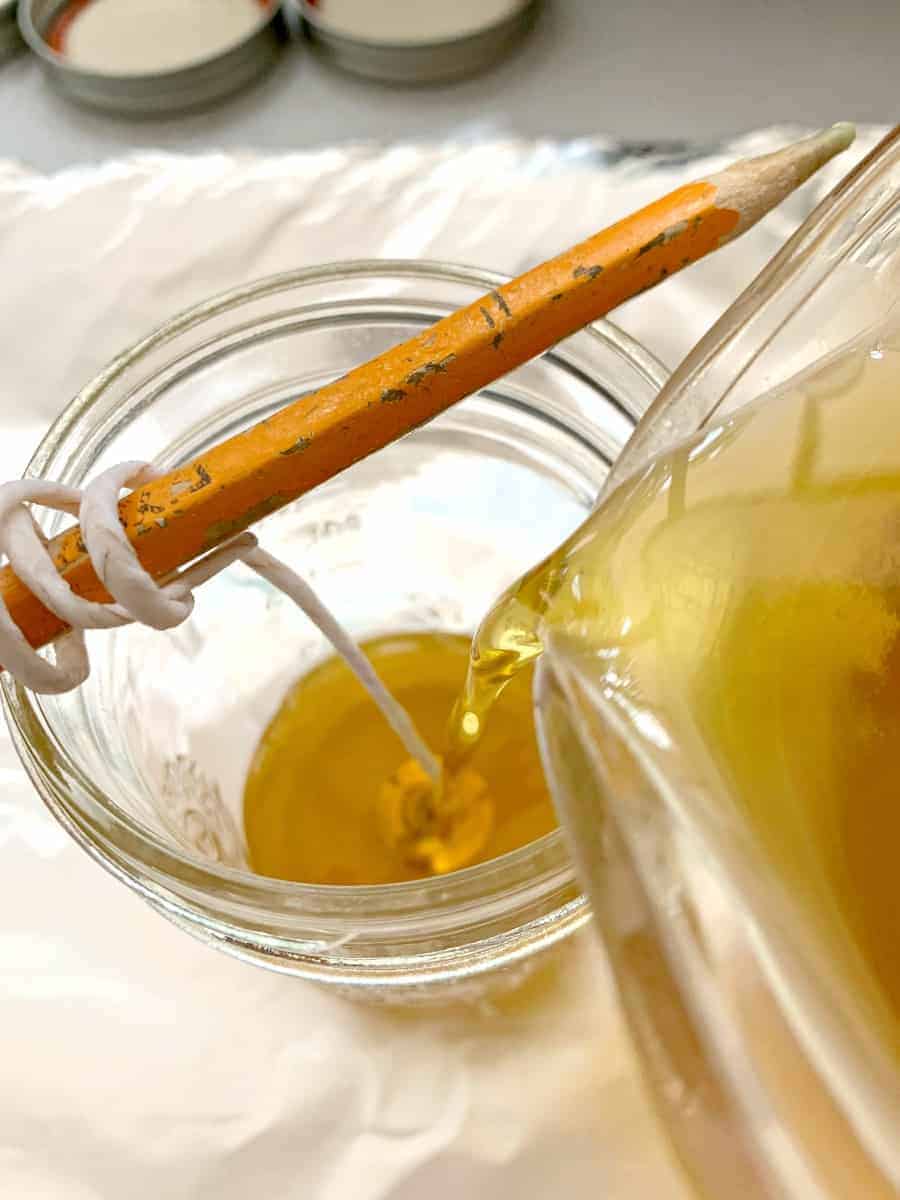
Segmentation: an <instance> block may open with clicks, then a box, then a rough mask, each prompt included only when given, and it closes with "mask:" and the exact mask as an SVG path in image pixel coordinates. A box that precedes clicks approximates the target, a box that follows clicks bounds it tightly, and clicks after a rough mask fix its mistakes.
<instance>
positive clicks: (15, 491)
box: [0, 462, 441, 784]
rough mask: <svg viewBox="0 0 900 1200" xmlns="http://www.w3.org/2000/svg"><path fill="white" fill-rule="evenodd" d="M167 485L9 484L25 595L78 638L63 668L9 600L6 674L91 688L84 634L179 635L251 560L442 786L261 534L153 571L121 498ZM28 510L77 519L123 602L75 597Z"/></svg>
mask: <svg viewBox="0 0 900 1200" xmlns="http://www.w3.org/2000/svg"><path fill="white" fill-rule="evenodd" d="M158 477H159V472H158V471H157V470H156V469H155V468H153V467H152V466H150V464H149V463H145V462H126V463H120V464H118V465H117V466H115V467H111V468H110V469H109V470H107V471H104V472H103V473H102V474H101V475H99V476H98V477H97V478H96V479H95V480H93V481H92V482H91V483H90V484H89V486H88V487H87V488H85V490H84V491H83V492H80V491H78V490H77V489H76V488H70V487H65V486H64V485H61V484H53V483H46V482H44V481H43V480H21V481H20V482H16V483H7V484H3V485H2V486H0V554H5V555H6V556H7V558H8V559H9V562H10V565H11V566H12V568H13V570H14V571H15V572H16V574H17V575H18V576H19V578H20V579H21V580H22V582H23V583H24V584H25V585H26V587H28V588H29V589H30V590H31V591H33V592H34V593H35V595H37V597H38V598H39V599H40V600H41V602H42V603H43V604H44V605H46V607H47V608H49V609H50V611H51V612H53V613H55V614H56V615H57V616H58V617H59V618H60V619H61V620H63V621H65V622H66V624H68V625H70V626H71V632H69V633H67V634H66V635H65V636H64V637H62V638H60V639H59V640H58V641H57V642H56V645H55V654H56V661H55V663H53V662H50V661H49V660H48V659H46V658H43V657H42V656H41V655H40V654H38V653H37V652H36V651H35V650H33V649H32V648H31V647H30V646H29V644H28V642H27V640H26V638H25V637H24V635H23V634H22V632H21V630H20V629H19V627H18V625H16V623H15V621H13V619H12V617H11V616H10V614H9V612H8V610H7V608H6V605H5V604H3V603H2V601H0V661H2V662H3V664H4V666H5V668H6V670H7V671H9V672H10V674H11V675H13V676H14V677H15V678H16V679H18V680H19V682H20V683H23V684H24V685H25V686H26V687H28V688H30V689H31V690H32V691H34V692H39V693H48V694H56V693H60V692H66V691H70V690H71V689H72V688H75V687H78V686H79V684H81V683H83V682H84V680H85V679H86V678H87V676H88V673H89V670H90V665H89V662H88V657H87V650H86V648H85V643H84V632H83V631H84V630H85V629H98V628H104V629H109V628H112V627H114V626H117V625H125V624H128V623H129V622H131V621H137V622H139V623H140V624H142V625H149V626H151V627H152V628H154V629H170V628H172V627H173V626H175V625H179V624H181V622H182V621H184V620H186V618H187V617H189V616H190V614H191V612H192V610H193V607H194V597H193V595H192V594H191V592H192V589H193V588H195V587H197V586H199V584H201V583H205V582H206V581H207V580H209V579H212V578H213V576H214V575H218V574H219V572H221V571H224V570H225V569H226V568H227V567H229V566H231V565H232V563H234V562H237V561H242V562H244V563H245V564H246V565H247V566H248V567H250V568H251V570H253V571H255V572H256V573H257V574H258V575H260V576H261V577H262V578H263V579H265V580H267V582H268V583H270V584H271V585H272V587H274V588H277V589H278V591H280V592H283V593H284V595H286V596H287V597H288V598H289V599H290V600H292V601H293V602H294V604H296V605H297V607H298V608H299V609H300V610H301V611H302V612H303V613H305V614H306V616H307V617H308V618H309V620H310V621H312V623H313V624H314V625H315V626H316V627H317V628H318V629H319V630H320V632H321V633H322V634H323V636H324V637H325V638H326V639H327V640H328V641H329V642H330V643H331V645H332V646H333V648H334V650H335V652H336V653H337V654H339V655H340V657H341V658H342V659H343V660H344V662H345V663H346V664H347V666H348V667H349V668H350V670H351V671H352V672H353V674H354V675H355V676H356V678H357V679H358V680H359V682H360V683H361V684H362V686H363V687H364V688H365V690H366V691H367V692H368V693H369V695H370V696H371V698H372V700H373V701H374V702H375V704H376V705H377V706H378V708H379V710H380V711H381V713H382V715H383V716H384V718H385V720H386V721H387V722H388V724H389V725H390V727H391V728H392V729H393V730H394V732H395V733H396V734H397V736H398V737H399V739H400V741H401V742H402V743H403V746H404V748H405V750H406V752H407V754H409V756H410V757H411V758H414V759H416V760H417V761H418V762H419V764H420V765H421V766H422V768H423V770H424V771H425V772H426V773H427V774H428V775H429V776H430V778H431V779H432V780H433V781H434V782H435V784H437V783H439V781H440V778H441V765H440V762H439V761H438V759H437V758H436V757H435V755H434V754H432V752H431V751H430V750H429V748H428V746H427V745H426V744H425V741H424V739H423V738H422V736H421V734H420V733H419V731H418V730H417V729H416V727H415V724H414V722H413V720H412V718H411V717H410V715H409V713H408V712H407V711H406V709H405V708H404V707H403V706H402V705H401V704H400V703H399V702H398V701H397V700H396V699H395V698H394V697H393V696H392V695H391V693H390V692H389V691H388V689H387V688H386V687H385V686H384V684H383V683H382V681H381V680H380V679H379V677H378V675H377V673H376V671H375V670H374V668H373V667H372V664H371V663H370V662H369V660H368V659H367V658H366V656H365V655H364V654H363V653H362V651H361V650H360V648H359V647H358V646H357V645H356V643H355V642H354V641H353V639H352V638H351V637H350V635H349V633H347V631H346V630H345V629H344V627H343V626H342V625H341V623H340V622H339V621H338V619H337V618H336V617H335V616H334V614H333V613H332V612H331V611H330V610H329V609H328V608H327V607H326V606H325V605H324V604H323V603H322V601H321V600H320V599H319V597H318V596H317V595H316V593H315V592H314V591H313V589H312V588H311V587H310V586H309V584H308V583H307V582H306V581H305V580H304V579H302V578H301V577H300V576H299V575H298V574H297V573H296V571H293V570H292V569H291V568H290V567H289V566H288V565H287V564H286V563H283V562H281V561H280V560H279V559H277V558H274V557H273V556H272V555H271V554H268V553H267V552H266V551H265V550H262V549H261V548H260V547H259V546H258V544H257V541H256V538H255V537H254V536H253V535H252V534H249V533H245V534H241V535H239V536H238V537H236V538H233V539H232V540H231V541H229V542H226V543H225V544H224V545H222V546H219V547H218V548H217V549H216V550H213V551H212V552H211V553H210V554H208V555H206V557H205V558H202V559H200V560H199V562H196V563H194V564H193V565H192V566H190V567H188V568H187V569H186V570H184V571H182V572H180V573H177V574H175V575H174V576H172V577H171V578H169V579H168V580H166V581H165V582H164V583H163V584H159V583H157V582H156V580H155V579H154V578H153V577H152V576H151V575H150V574H149V573H148V572H147V571H145V570H144V568H143V567H142V566H141V564H140V561H139V560H138V557H137V554H136V553H135V551H134V547H133V546H132V544H131V542H130V541H129V539H128V536H127V535H126V533H125V531H124V529H123V528H122V524H121V522H120V520H119V507H118V506H119V494H120V492H121V491H122V490H123V489H124V488H131V487H135V486H140V484H141V483H146V482H147V481H149V480H151V479H155V478H158ZM26 504H41V505H43V506H44V507H47V508H52V509H55V510H56V511H59V512H66V513H73V514H74V513H77V514H78V519H79V521H80V524H81V536H82V539H83V540H84V544H85V546H86V548H87V552H88V556H89V557H90V560H91V564H92V566H93V568H94V570H95V572H96V573H97V577H98V578H99V580H100V582H101V583H102V584H103V586H104V587H105V588H106V590H107V591H108V592H109V594H110V595H111V596H112V597H113V599H114V601H115V603H114V604H96V603H94V602H92V601H89V600H85V599H83V598H82V597H80V596H76V595H75V593H74V592H73V591H72V589H71V588H70V587H69V585H68V584H67V583H66V581H65V580H64V579H63V578H62V577H61V576H60V574H59V573H58V571H57V570H56V566H55V564H54V562H53V560H52V558H51V557H50V553H49V551H48V549H47V544H46V540H45V539H44V538H43V536H42V535H41V534H40V531H39V530H38V529H37V527H36V525H35V523H34V519H33V517H32V516H31V513H30V512H29V511H28V509H27V508H26V507H25V505H26Z"/></svg>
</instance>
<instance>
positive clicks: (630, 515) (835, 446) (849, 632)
mask: <svg viewBox="0 0 900 1200" xmlns="http://www.w3.org/2000/svg"><path fill="white" fill-rule="evenodd" d="M548 631H564V633H565V635H566V638H567V641H568V642H569V644H573V645H575V646H576V647H577V648H578V650H577V652H578V653H579V654H582V653H583V654H584V655H586V656H588V658H590V659H591V661H592V665H593V667H594V670H595V674H596V675H599V676H600V678H601V679H602V682H603V684H604V686H605V687H606V690H607V695H608V696H610V697H612V698H614V699H615V700H616V701H617V702H619V704H620V711H623V710H624V711H627V712H628V713H630V714H631V715H632V717H633V716H634V714H645V715H648V716H649V717H651V718H652V720H653V722H655V723H656V727H657V728H658V729H662V730H665V731H666V735H667V736H668V737H669V738H670V739H671V741H672V742H673V743H674V744H675V745H676V746H678V745H687V744H690V745H691V746H692V747H696V746H700V747H701V753H702V754H703V755H705V756H706V759H707V761H708V762H709V763H712V764H713V766H714V768H715V771H716V773H717V776H718V778H720V779H721V780H722V781H723V782H724V789H723V790H724V792H725V793H726V794H727V796H728V803H731V804H736V805H737V806H739V809H740V810H741V812H742V813H743V815H744V817H745V818H746V819H747V823H748V824H749V826H750V827H751V828H752V830H753V831H754V833H755V836H756V839H757V841H758V844H759V845H760V846H761V847H762V848H763V850H764V852H765V855H766V857H767V858H768V860H769V862H770V864H771V865H772V866H773V867H774V868H775V871H776V873H777V876H778V877H779V878H780V879H781V881H782V882H783V884H784V885H785V886H786V888H788V889H789V890H790V892H791V894H792V895H793V896H794V898H795V900H796V901H797V902H798V903H799V904H800V905H802V906H803V909H804V911H805V912H806V913H807V915H808V917H810V918H811V919H812V920H813V921H814V922H815V923H816V924H817V927H818V928H819V930H820V931H821V932H824V933H825V935H826V936H827V938H828V939H829V944H830V946H831V947H832V949H833V951H834V955H835V961H837V962H839V963H840V964H841V969H842V970H843V971H844V972H845V973H846V976H847V977H848V978H851V977H852V980H853V982H855V983H858V985H859V988H860V989H861V990H862V991H864V992H865V993H866V994H867V995H870V996H873V995H874V996H875V997H876V1008H878V1009H879V1011H881V1012H882V1013H884V1012H887V1013H890V1012H893V1014H894V1019H896V1020H897V1027H898V1028H900V347H898V346H894V345H891V344H878V343H876V344H867V345H865V346H857V347H854V348H851V349H850V350H848V351H846V352H844V353H843V354H842V355H839V356H835V357H834V358H833V359H832V360H830V361H829V362H827V363H826V364H824V365H823V366H822V367H820V368H819V369H817V370H815V371H811V372H808V373H807V374H806V376H804V377H799V378H798V379H797V380H795V381H794V383H793V384H792V385H791V386H789V387H787V388H785V389H783V390H782V391H781V392H779V393H778V394H776V395H770V396H769V397H767V398H766V399H765V401H764V402H761V403H758V404H755V405H751V406H748V407H747V408H746V409H744V410H742V411H741V412H739V413H738V414H737V415H736V416H735V417H733V418H731V419H728V420H726V421H724V422H723V423H722V424H721V425H720V426H718V427H716V428H711V429H709V430H707V431H704V432H703V433H702V434H701V435H698V436H697V437H695V438H694V439H693V440H692V441H691V442H689V443H687V444H685V445H683V446H681V447H679V448H678V449H676V450H675V451H673V452H672V453H671V454H669V455H668V456H666V457H663V458H661V459H660V460H658V461H657V462H655V463H654V464H652V465H651V466H650V467H649V468H648V469H647V470H645V471H644V472H643V473H642V474H641V475H639V476H638V477H636V478H634V479H633V480H631V481H629V482H627V483H626V484H625V485H624V486H623V487H622V488H620V489H619V490H618V491H617V492H616V493H614V494H613V495H612V496H611V497H610V499H609V500H608V501H607V502H606V503H605V504H604V505H603V506H602V507H601V508H600V509H599V510H598V511H597V512H596V513H595V514H594V515H593V516H592V517H591V518H590V519H589V520H588V521H587V523H586V524H585V525H584V526H582V528H581V529H580V530H578V531H577V532H576V534H575V535H573V537H572V538H571V539H570V540H569V541H568V542H567V543H566V544H565V545H564V546H563V547H562V548H561V549H560V550H559V551H557V552H556V553H555V554H554V555H553V556H551V558H550V559H549V560H548V561H547V562H546V563H544V564H542V565H541V566H540V567H538V568H536V569H535V570H534V571H532V572H531V573H530V574H529V575H528V576H526V577H525V579H524V580H523V581H522V582H521V583H520V584H519V585H517V586H516V587H514V588H512V589H511V590H510V591H509V592H508V593H507V594H506V596H504V597H503V598H502V599H501V600H500V601H499V602H498V604H497V605H496V606H495V608H494V609H493V610H492V612H491V613H490V614H489V615H488V616H487V618H486V619H485V621H484V622H483V624H482V626H481V628H480V630H479V631H478V633H477V635H476V637H475V639H474V642H473V651H472V661H471V665H470V670H469V674H468V679H467V683H466V686H465V689H464V691H463V694H462V696H461V698H460V699H459V701H458V703H457V706H456V710H455V731H456V732H455V737H454V744H455V745H456V747H457V753H458V755H459V757H460V758H464V756H465V750H466V747H471V746H474V745H476V743H477V738H478V735H479V732H480V731H482V730H484V731H485V732H484V735H485V736H488V735H489V733H490V728H491V724H492V722H493V721H494V720H495V719H497V717H498V716H499V714H500V713H502V711H503V707H504V700H503V699H502V698H501V699H499V701H498V700H497V697H498V696H499V695H500V694H501V693H502V692H503V689H504V687H505V686H506V681H507V680H509V679H511V678H514V677H515V674H516V670H517V668H518V666H519V665H520V664H522V663H530V662H533V660H534V659H535V657H536V656H537V655H538V654H539V653H540V650H541V637H542V635H544V636H546V634H547V632H548ZM495 702H496V704H495ZM494 705H495V707H492V706H494ZM888 1020H889V1021H890V1020H892V1018H890V1017H888Z"/></svg>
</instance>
